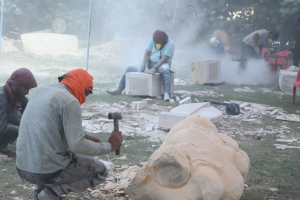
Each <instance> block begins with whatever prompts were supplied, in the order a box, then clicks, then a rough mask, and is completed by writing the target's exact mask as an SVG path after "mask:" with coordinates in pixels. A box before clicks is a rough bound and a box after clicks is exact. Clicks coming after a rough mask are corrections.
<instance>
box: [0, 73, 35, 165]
mask: <svg viewBox="0 0 300 200" xmlns="http://www.w3.org/2000/svg"><path fill="white" fill-rule="evenodd" d="M35 87H37V83H36V80H35V78H34V77H33V75H32V73H31V71H30V70H28V69H26V68H21V69H18V70H16V71H14V72H13V73H12V75H11V77H10V78H9V79H8V80H7V82H6V84H5V86H3V87H0V154H6V155H8V156H11V155H13V154H15V151H13V150H12V149H10V148H7V146H8V144H9V143H10V144H12V143H13V142H14V141H15V140H16V139H17V137H18V133H19V125H20V121H21V117H22V114H23V112H24V110H25V108H26V105H27V102H28V99H27V98H26V97H25V95H27V94H28V93H29V90H30V89H31V88H35ZM1 157H3V158H5V157H4V156H3V155H2V156H1ZM0 159H1V158H0Z"/></svg>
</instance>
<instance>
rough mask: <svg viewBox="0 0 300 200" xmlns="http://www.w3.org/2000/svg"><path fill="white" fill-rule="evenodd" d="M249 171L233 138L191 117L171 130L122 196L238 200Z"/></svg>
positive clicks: (146, 199)
mask: <svg viewBox="0 0 300 200" xmlns="http://www.w3.org/2000/svg"><path fill="white" fill-rule="evenodd" d="M249 167H250V160H249V158H248V155H247V154H246V153H245V152H244V151H242V150H240V149H239V146H238V143H237V142H236V141H235V140H233V139H232V138H230V137H228V136H227V135H225V134H222V133H218V131H217V128H216V127H215V125H214V124H213V123H212V122H210V121H209V120H207V119H206V118H204V117H201V116H199V115H192V116H190V117H187V118H186V119H184V120H182V121H181V122H180V123H178V124H177V125H175V126H173V128H172V129H171V131H170V132H169V134H168V135H167V137H166V139H165V140H164V142H163V144H162V145H161V147H160V148H159V149H158V150H156V151H155V152H154V153H153V154H152V155H151V157H150V158H149V160H148V162H147V164H146V165H144V167H142V168H141V169H140V170H139V171H138V173H137V174H136V176H135V177H134V179H133V180H132V182H131V183H130V185H129V186H128V188H127V189H126V193H127V194H128V195H129V196H130V197H131V198H133V199H136V200H137V199H139V200H158V199H159V200H169V199H172V200H219V199H220V200H238V199H240V197H241V196H242V194H243V190H244V178H245V177H246V176H247V173H248V170H249Z"/></svg>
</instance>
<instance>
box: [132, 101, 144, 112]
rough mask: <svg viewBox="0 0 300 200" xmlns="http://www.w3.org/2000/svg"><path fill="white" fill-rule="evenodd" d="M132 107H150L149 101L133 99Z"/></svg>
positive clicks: (139, 108)
mask: <svg viewBox="0 0 300 200" xmlns="http://www.w3.org/2000/svg"><path fill="white" fill-rule="evenodd" d="M132 108H134V109H137V110H141V109H144V108H148V102H147V101H133V102H132Z"/></svg>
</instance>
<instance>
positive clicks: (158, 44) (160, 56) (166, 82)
mask: <svg viewBox="0 0 300 200" xmlns="http://www.w3.org/2000/svg"><path fill="white" fill-rule="evenodd" d="M174 50H175V47H174V44H173V42H172V41H171V40H170V39H169V37H168V35H167V34H166V33H165V32H162V31H161V30H156V31H155V32H154V33H153V38H151V39H150V41H149V43H148V45H147V49H146V52H145V55H144V60H143V63H142V64H141V66H137V65H131V66H129V67H127V70H126V71H125V73H124V75H123V77H122V79H121V81H120V83H119V85H118V88H117V89H114V90H108V91H107V92H108V93H109V94H112V95H117V94H121V93H122V90H124V89H125V84H126V83H125V79H126V73H128V72H138V71H140V72H145V73H149V74H155V73H156V72H157V73H160V74H161V75H162V78H163V86H164V100H165V101H168V100H170V97H169V93H170V90H171V64H172V58H173V55H174Z"/></svg>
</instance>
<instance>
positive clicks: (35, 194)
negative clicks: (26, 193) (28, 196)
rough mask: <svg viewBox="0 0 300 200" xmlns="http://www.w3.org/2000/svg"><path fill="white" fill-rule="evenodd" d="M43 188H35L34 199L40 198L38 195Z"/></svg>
mask: <svg viewBox="0 0 300 200" xmlns="http://www.w3.org/2000/svg"><path fill="white" fill-rule="evenodd" d="M41 191H42V190H34V194H33V200H39V198H38V195H39V194H40V193H41Z"/></svg>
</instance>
